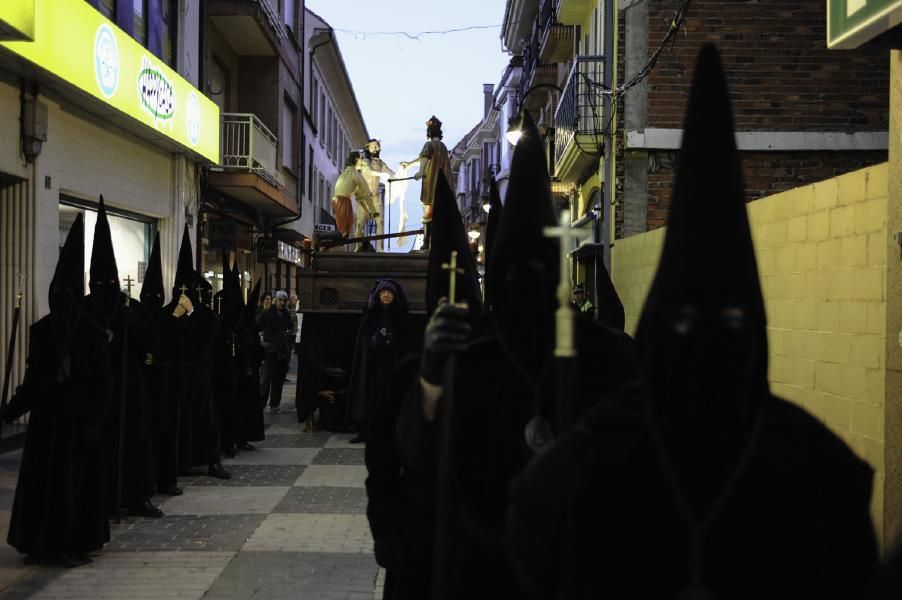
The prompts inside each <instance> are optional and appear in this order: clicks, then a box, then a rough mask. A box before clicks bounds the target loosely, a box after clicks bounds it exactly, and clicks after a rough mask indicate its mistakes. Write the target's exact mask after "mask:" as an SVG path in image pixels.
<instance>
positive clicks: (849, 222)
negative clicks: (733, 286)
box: [613, 163, 890, 534]
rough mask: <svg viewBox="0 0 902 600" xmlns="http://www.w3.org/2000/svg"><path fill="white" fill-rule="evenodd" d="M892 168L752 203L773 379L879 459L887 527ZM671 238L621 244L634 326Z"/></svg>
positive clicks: (620, 279) (617, 261) (877, 500)
mask: <svg viewBox="0 0 902 600" xmlns="http://www.w3.org/2000/svg"><path fill="white" fill-rule="evenodd" d="M887 174H888V166H887V164H886V163H884V164H881V165H877V166H874V167H871V168H867V169H862V170H858V171H855V172H852V173H848V174H845V175H843V176H841V177H837V178H832V179H827V180H825V181H822V182H819V183H816V184H813V185H808V186H804V187H800V188H796V189H793V190H789V191H786V192H783V193H781V194H777V195H773V196H769V197H767V198H762V199H761V200H758V201H756V202H752V203H750V204H749V205H748V210H749V218H750V222H751V225H752V234H753V237H754V240H755V246H756V251H757V257H758V269H759V274H760V276H761V281H762V290H763V293H764V299H765V304H766V307H767V316H768V342H769V345H770V382H771V389H772V391H773V392H774V393H775V394H777V395H779V396H781V397H783V398H786V399H787V400H791V401H793V402H796V403H798V404H800V405H801V406H803V407H805V408H806V409H807V410H809V411H810V412H811V413H812V414H814V415H815V416H817V417H818V418H820V419H821V420H822V421H823V422H824V423H826V424H827V426H829V427H830V428H831V429H832V430H833V431H834V432H836V433H837V434H838V435H839V436H841V437H842V438H843V439H844V440H845V441H846V442H847V443H848V444H849V445H850V446H851V447H852V448H853V449H854V450H855V451H856V452H857V453H858V455H859V456H861V457H862V458H864V459H865V460H867V461H868V462H869V463H870V464H871V466H872V467H874V469H875V471H876V476H875V480H874V499H873V505H872V514H873V516H874V519H875V523H876V525H877V530H878V533H881V534H882V531H883V528H882V525H881V524H882V522H883V499H884V485H883V483H884V473H885V469H884V449H885V448H884V439H885V435H884V423H885V410H886V391H885V390H886V376H887V374H886V360H885V357H886V349H885V344H886V331H887V321H886V298H887V296H886V290H885V279H886V257H887V248H888V247H889V245H890V241H889V235H888V231H887V210H888V206H887V194H888V188H887ZM663 240H664V229H663V228H661V229H657V230H655V231H651V232H649V233H645V234H642V235H637V236H633V237H630V238H626V239H624V240H619V241H618V242H617V246H616V247H615V248H614V265H613V271H614V273H613V279H614V284H615V285H616V287H617V289H618V292H619V293H620V295H621V299H622V300H623V303H624V308H625V309H626V316H627V328H628V331H635V326H636V323H637V321H638V318H639V314H640V312H641V310H642V304H643V303H644V301H645V296H646V294H647V293H648V288H649V286H650V285H651V281H652V278H653V277H654V273H655V269H656V267H657V262H658V258H659V254H660V249H661V246H662V244H663ZM712 251H714V249H712Z"/></svg>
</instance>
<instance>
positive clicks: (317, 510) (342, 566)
mask: <svg viewBox="0 0 902 600" xmlns="http://www.w3.org/2000/svg"><path fill="white" fill-rule="evenodd" d="M292 371H294V369H292ZM295 377H296V375H295V373H294V372H292V373H290V374H289V379H290V380H291V383H287V384H286V386H285V394H284V396H283V398H285V400H286V402H287V403H288V404H293V399H294V386H295V384H294V381H295ZM295 421H296V415H295V413H294V412H290V413H282V414H278V415H271V414H267V415H266V440H265V441H263V442H260V443H256V442H255V444H256V445H257V450H256V451H253V452H244V453H241V454H239V455H237V456H236V457H235V458H233V459H226V460H224V461H223V465H224V466H225V467H226V469H228V470H229V471H230V472H231V473H232V479H230V480H227V481H222V480H219V479H213V478H210V477H206V476H200V475H197V476H189V477H180V478H179V485H180V486H181V487H182V489H184V491H185V493H184V494H183V495H182V496H177V497H167V496H157V497H155V498H154V500H153V502H154V504H158V505H159V506H160V507H161V508H162V510H163V511H164V512H165V513H166V516H165V517H163V518H162V519H142V518H128V519H127V521H126V520H124V521H123V523H122V524H121V525H113V526H112V539H111V540H110V542H109V543H108V544H107V545H106V547H105V548H104V550H103V552H102V553H100V554H99V555H97V556H95V557H94V562H93V564H90V565H87V566H84V567H80V568H77V569H64V568H48V567H32V566H27V565H24V564H23V562H22V557H21V556H19V555H18V554H17V553H16V552H15V550H13V549H12V548H10V547H9V546H6V545H5V540H6V530H7V527H8V524H9V514H10V512H9V511H10V510H11V508H12V501H13V494H14V491H15V483H16V475H17V472H18V463H19V460H20V457H21V450H17V451H15V452H9V453H6V454H3V455H0V511H2V512H0V521H2V535H3V542H4V545H3V547H2V549H0V596H2V597H3V598H9V599H24V598H36V599H37V598H48V599H49V598H66V599H73V600H75V599H81V598H84V599H91V598H119V599H124V598H135V599H137V598H178V599H180V600H182V599H184V600H188V599H192V598H209V599H222V600H226V599H228V600H239V599H248V598H260V599H263V598H265V599H267V600H278V599H288V598H291V599H311V600H312V599H315V600H373V599H378V598H381V593H380V592H378V591H377V584H379V585H380V586H381V578H382V576H384V575H382V572H381V571H380V570H379V567H378V565H376V562H375V560H374V558H373V554H372V545H373V543H372V538H371V536H370V531H369V526H368V525H367V520H366V514H365V513H366V491H365V489H364V479H365V478H366V467H365V466H364V460H363V452H364V449H363V447H362V446H360V445H352V444H349V443H348V441H347V440H348V439H350V438H351V436H352V434H331V433H328V432H315V433H304V431H303V424H299V423H296V422H295Z"/></svg>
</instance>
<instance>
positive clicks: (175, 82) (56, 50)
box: [0, 0, 219, 163]
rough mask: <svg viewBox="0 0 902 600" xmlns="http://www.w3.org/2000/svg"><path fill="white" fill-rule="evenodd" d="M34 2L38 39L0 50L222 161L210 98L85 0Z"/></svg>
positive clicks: (215, 112) (216, 113) (3, 2)
mask: <svg viewBox="0 0 902 600" xmlns="http://www.w3.org/2000/svg"><path fill="white" fill-rule="evenodd" d="M19 1H20V0H0V5H6V3H8V2H9V3H11V4H16V3H17V2H19ZM28 2H33V3H34V11H35V15H34V41H33V42H0V46H3V47H5V48H7V49H8V50H10V51H12V52H13V53H15V54H18V55H19V56H21V57H22V58H25V59H26V60H28V61H30V62H32V63H34V64H35V65H37V66H39V67H42V68H43V69H45V70H47V71H49V72H50V73H53V74H54V75H56V76H57V77H60V78H62V79H63V80H65V81H67V82H68V83H70V84H72V85H74V86H76V87H77V88H79V89H81V90H83V91H85V92H87V93H89V94H91V95H92V96H94V97H96V98H97V99H99V100H101V101H103V102H104V103H106V104H109V105H110V106H112V107H114V108H116V109H117V110H119V111H121V112H122V113H124V114H126V115H128V116H130V117H132V118H133V119H135V120H137V121H139V122H141V123H143V124H144V125H146V126H147V127H151V128H153V129H155V130H156V131H158V132H159V133H160V134H161V135H164V136H166V137H168V138H170V139H171V140H173V141H175V142H177V143H179V144H180V145H182V146H184V147H185V148H188V149H190V150H192V151H194V152H196V153H197V154H199V155H201V156H203V157H204V158H206V159H208V160H210V161H211V162H213V163H219V107H218V106H216V105H215V104H214V103H213V102H212V101H211V100H210V99H209V98H207V97H206V96H204V95H203V94H201V93H200V92H199V91H198V90H196V89H195V88H194V87H193V86H192V85H191V84H190V83H188V82H187V81H185V80H184V79H182V77H181V76H179V75H178V74H177V73H176V72H175V71H173V70H172V69H170V68H169V67H168V66H166V65H165V64H164V63H163V62H162V61H161V60H160V59H158V58H157V57H156V56H154V55H153V54H151V53H150V52H149V51H148V50H147V49H146V48H144V47H143V46H142V45H141V44H139V43H138V42H136V41H135V40H133V39H132V38H131V36H129V35H128V34H126V33H123V32H122V31H121V30H120V29H119V28H118V27H116V26H115V25H114V24H113V23H112V22H111V21H109V20H108V19H106V18H105V17H104V16H103V15H101V14H100V13H99V12H97V10H95V9H94V8H92V7H91V6H90V5H89V4H88V3H87V2H85V1H84V0H25V1H22V2H21V3H22V4H27V3H28Z"/></svg>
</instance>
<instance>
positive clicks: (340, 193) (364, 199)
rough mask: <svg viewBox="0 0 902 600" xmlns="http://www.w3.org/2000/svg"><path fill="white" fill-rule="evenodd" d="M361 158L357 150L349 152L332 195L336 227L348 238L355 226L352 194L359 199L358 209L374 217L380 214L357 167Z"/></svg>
mask: <svg viewBox="0 0 902 600" xmlns="http://www.w3.org/2000/svg"><path fill="white" fill-rule="evenodd" d="M359 158H360V155H359V154H358V153H357V151H356V150H354V151H352V152H350V153H349V154H348V158H347V160H345V169H344V171H342V172H341V175H339V176H338V179H337V180H336V181H335V193H334V196H333V197H332V212H333V214H334V216H335V224H336V227H337V228H338V231H340V232H341V235H342V236H344V237H346V238H348V237H351V228H352V227H353V226H354V209H353V208H352V207H351V196H354V198H355V199H356V200H357V207H358V210H360V209H361V208H362V209H363V210H365V211H366V212H368V213H369V215H370V216H371V217H373V218H376V217H377V216H378V212H377V209H376V208H375V207H374V206H373V203H372V199H371V195H370V188H369V186H368V185H367V182H366V180H365V179H364V178H363V175H362V174H361V173H360V171H359V170H358V167H357V162H358V160H359ZM365 220H366V219H364V221H365Z"/></svg>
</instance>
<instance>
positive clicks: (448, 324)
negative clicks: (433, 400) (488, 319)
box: [420, 298, 470, 385]
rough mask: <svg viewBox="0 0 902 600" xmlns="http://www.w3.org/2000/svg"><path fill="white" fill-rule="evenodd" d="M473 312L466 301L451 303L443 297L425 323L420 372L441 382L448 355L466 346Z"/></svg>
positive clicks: (426, 377)
mask: <svg viewBox="0 0 902 600" xmlns="http://www.w3.org/2000/svg"><path fill="white" fill-rule="evenodd" d="M469 319H470V312H469V309H468V308H467V307H466V306H464V305H453V304H448V301H447V300H445V299H444V298H443V299H442V301H441V302H439V305H438V307H437V308H436V309H435V312H434V313H432V317H431V318H430V319H429V323H428V324H427V325H426V332H425V334H424V335H423V357H422V359H421V360H420V376H421V377H422V378H423V379H425V380H426V381H427V382H429V383H431V384H434V385H439V384H441V382H442V373H443V370H444V367H445V361H446V360H447V359H448V355H449V354H451V353H453V352H461V351H462V350H464V348H466V343H467V338H468V337H470V320H469Z"/></svg>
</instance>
